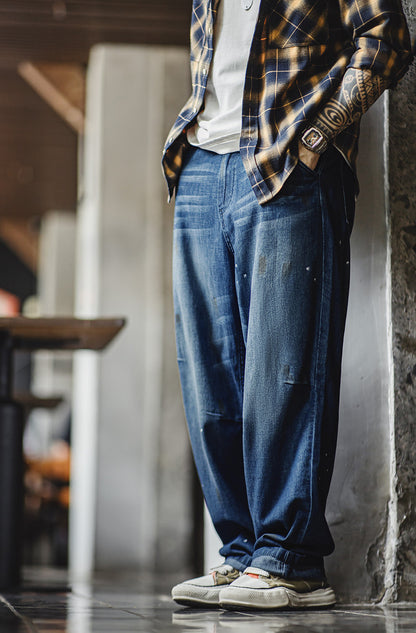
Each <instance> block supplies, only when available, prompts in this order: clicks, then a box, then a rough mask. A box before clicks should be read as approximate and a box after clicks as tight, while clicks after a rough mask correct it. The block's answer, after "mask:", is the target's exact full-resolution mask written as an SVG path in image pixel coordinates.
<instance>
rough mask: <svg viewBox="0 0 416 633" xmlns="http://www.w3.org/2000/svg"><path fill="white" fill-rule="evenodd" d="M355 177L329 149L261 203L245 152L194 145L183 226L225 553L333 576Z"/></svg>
mask: <svg viewBox="0 0 416 633" xmlns="http://www.w3.org/2000/svg"><path fill="white" fill-rule="evenodd" d="M353 218H354V181H353V175H352V173H351V171H350V169H349V168H348V166H347V165H346V163H345V161H344V159H343V158H342V157H341V155H340V154H339V153H338V152H337V151H336V150H335V149H333V148H330V149H329V150H328V151H327V152H326V153H325V154H324V155H323V156H322V157H321V158H320V161H319V163H318V167H317V168H316V170H315V171H312V170H310V169H309V168H308V167H307V166H306V165H304V164H303V163H299V164H298V165H297V166H296V168H295V170H294V171H293V172H292V174H291V175H290V176H289V178H288V180H287V181H286V183H285V185H284V187H283V189H282V191H281V192H280V193H279V194H278V196H277V197H276V198H275V199H274V200H273V201H272V202H270V203H268V204H266V205H264V206H261V205H259V204H258V202H257V200H256V197H255V195H254V193H253V191H252V189H251V187H250V184H249V181H248V178H247V176H246V173H245V171H244V167H243V164H242V160H241V157H240V155H239V153H238V152H236V153H232V154H226V155H218V154H214V153H212V152H208V151H206V150H201V149H195V148H192V149H190V150H189V153H188V155H187V158H186V161H185V164H184V167H183V171H182V173H181V176H180V181H179V187H178V191H177V196H176V209H175V224H174V261H173V278H174V303H175V317H176V336H177V353H178V364H179V369H180V376H181V384H182V392H183V399H184V405H185V413H186V418H187V422H188V426H189V433H190V438H191V443H192V449H193V454H194V458H195V463H196V467H197V470H198V474H199V478H200V481H201V485H202V489H203V493H204V496H205V500H206V503H207V506H208V510H209V512H210V514H211V517H212V520H213V523H214V526H215V528H216V530H217V532H218V534H219V536H220V538H221V540H222V543H223V547H222V549H221V550H220V553H221V554H222V555H223V556H224V557H225V559H226V562H227V563H229V564H231V565H233V566H234V567H236V568H237V569H240V570H243V569H244V568H245V567H247V566H250V565H252V566H255V567H260V568H262V569H265V570H267V571H269V572H272V573H274V574H279V575H281V576H284V577H286V578H323V577H324V576H325V571H324V564H323V557H324V556H326V555H328V554H330V553H331V552H332V551H333V548H334V544H333V540H332V537H331V534H330V531H329V528H328V525H327V522H326V520H325V505H326V499H327V495H328V489H329V484H330V479H331V475H332V470H333V463H334V456H335V445H336V436H337V426H338V408H339V385H340V367H341V354H342V341H343V334H344V324H345V316H346V309H347V299H348V287H349V268H350V266H349V257H350V256H349V238H350V233H351V229H352V224H353Z"/></svg>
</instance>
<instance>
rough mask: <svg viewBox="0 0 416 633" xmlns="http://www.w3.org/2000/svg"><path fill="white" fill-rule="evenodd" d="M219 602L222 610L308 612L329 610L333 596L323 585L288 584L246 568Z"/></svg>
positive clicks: (299, 581)
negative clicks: (321, 609)
mask: <svg viewBox="0 0 416 633" xmlns="http://www.w3.org/2000/svg"><path fill="white" fill-rule="evenodd" d="M219 600H220V606H221V607H224V609H241V608H245V609H311V608H319V607H320V608H323V607H332V606H333V605H334V604H335V594H334V592H333V590H332V589H331V587H330V586H329V585H328V584H327V582H325V581H320V580H287V579H286V578H281V577H280V576H275V575H273V574H270V573H269V572H267V571H264V570H263V569H257V568H256V567H248V568H247V569H246V570H245V571H244V573H243V574H242V575H241V576H240V577H239V578H237V579H236V580H235V581H234V582H233V583H232V584H231V585H229V586H228V587H227V588H226V589H223V590H222V591H221V593H220V598H219Z"/></svg>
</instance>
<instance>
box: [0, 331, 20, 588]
mask: <svg viewBox="0 0 416 633" xmlns="http://www.w3.org/2000/svg"><path fill="white" fill-rule="evenodd" d="M12 356H13V341H12V338H11V336H10V335H8V334H7V333H0V590H6V589H13V588H16V587H18V586H19V584H20V568H21V552H22V520H23V446H22V441H23V409H22V407H21V406H20V405H19V404H17V403H16V402H14V401H13V399H12V367H13V364H12V360H13V359H12Z"/></svg>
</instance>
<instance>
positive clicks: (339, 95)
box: [313, 68, 386, 140]
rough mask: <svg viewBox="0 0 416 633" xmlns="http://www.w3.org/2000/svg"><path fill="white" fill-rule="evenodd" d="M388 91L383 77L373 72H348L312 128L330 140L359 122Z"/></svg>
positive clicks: (356, 70)
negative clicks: (317, 129)
mask: <svg viewBox="0 0 416 633" xmlns="http://www.w3.org/2000/svg"><path fill="white" fill-rule="evenodd" d="M385 88H386V82H385V81H384V79H383V78H382V77H379V76H377V75H374V74H373V73H372V72H371V70H360V69H357V68H349V69H348V70H347V72H346V73H345V75H344V78H343V80H342V83H341V86H340V87H339V89H338V91H337V92H336V93H335V94H334V96H333V97H332V98H331V99H330V100H329V101H328V103H326V104H325V106H324V108H323V109H322V110H321V112H320V113H319V115H318V116H317V118H316V119H315V120H314V122H313V126H315V127H317V128H319V129H320V130H321V132H323V134H324V135H325V137H326V138H327V139H328V140H331V139H333V138H334V137H335V136H336V135H337V134H338V133H339V132H341V131H342V130H343V129H345V128H346V127H348V126H349V125H351V123H353V121H356V120H357V119H359V118H360V117H361V116H362V115H363V114H364V112H366V111H367V110H368V108H369V107H370V106H371V105H372V104H373V103H374V101H376V99H378V97H379V96H380V95H381V93H382V92H383V91H384V89H385Z"/></svg>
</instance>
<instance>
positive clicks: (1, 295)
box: [0, 288, 20, 317]
mask: <svg viewBox="0 0 416 633" xmlns="http://www.w3.org/2000/svg"><path fill="white" fill-rule="evenodd" d="M19 312H20V300H19V299H18V297H16V296H15V295H12V294H11V293H10V292H7V291H6V290H2V289H1V288H0V316H3V317H12V316H16V315H18V314H19Z"/></svg>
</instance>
